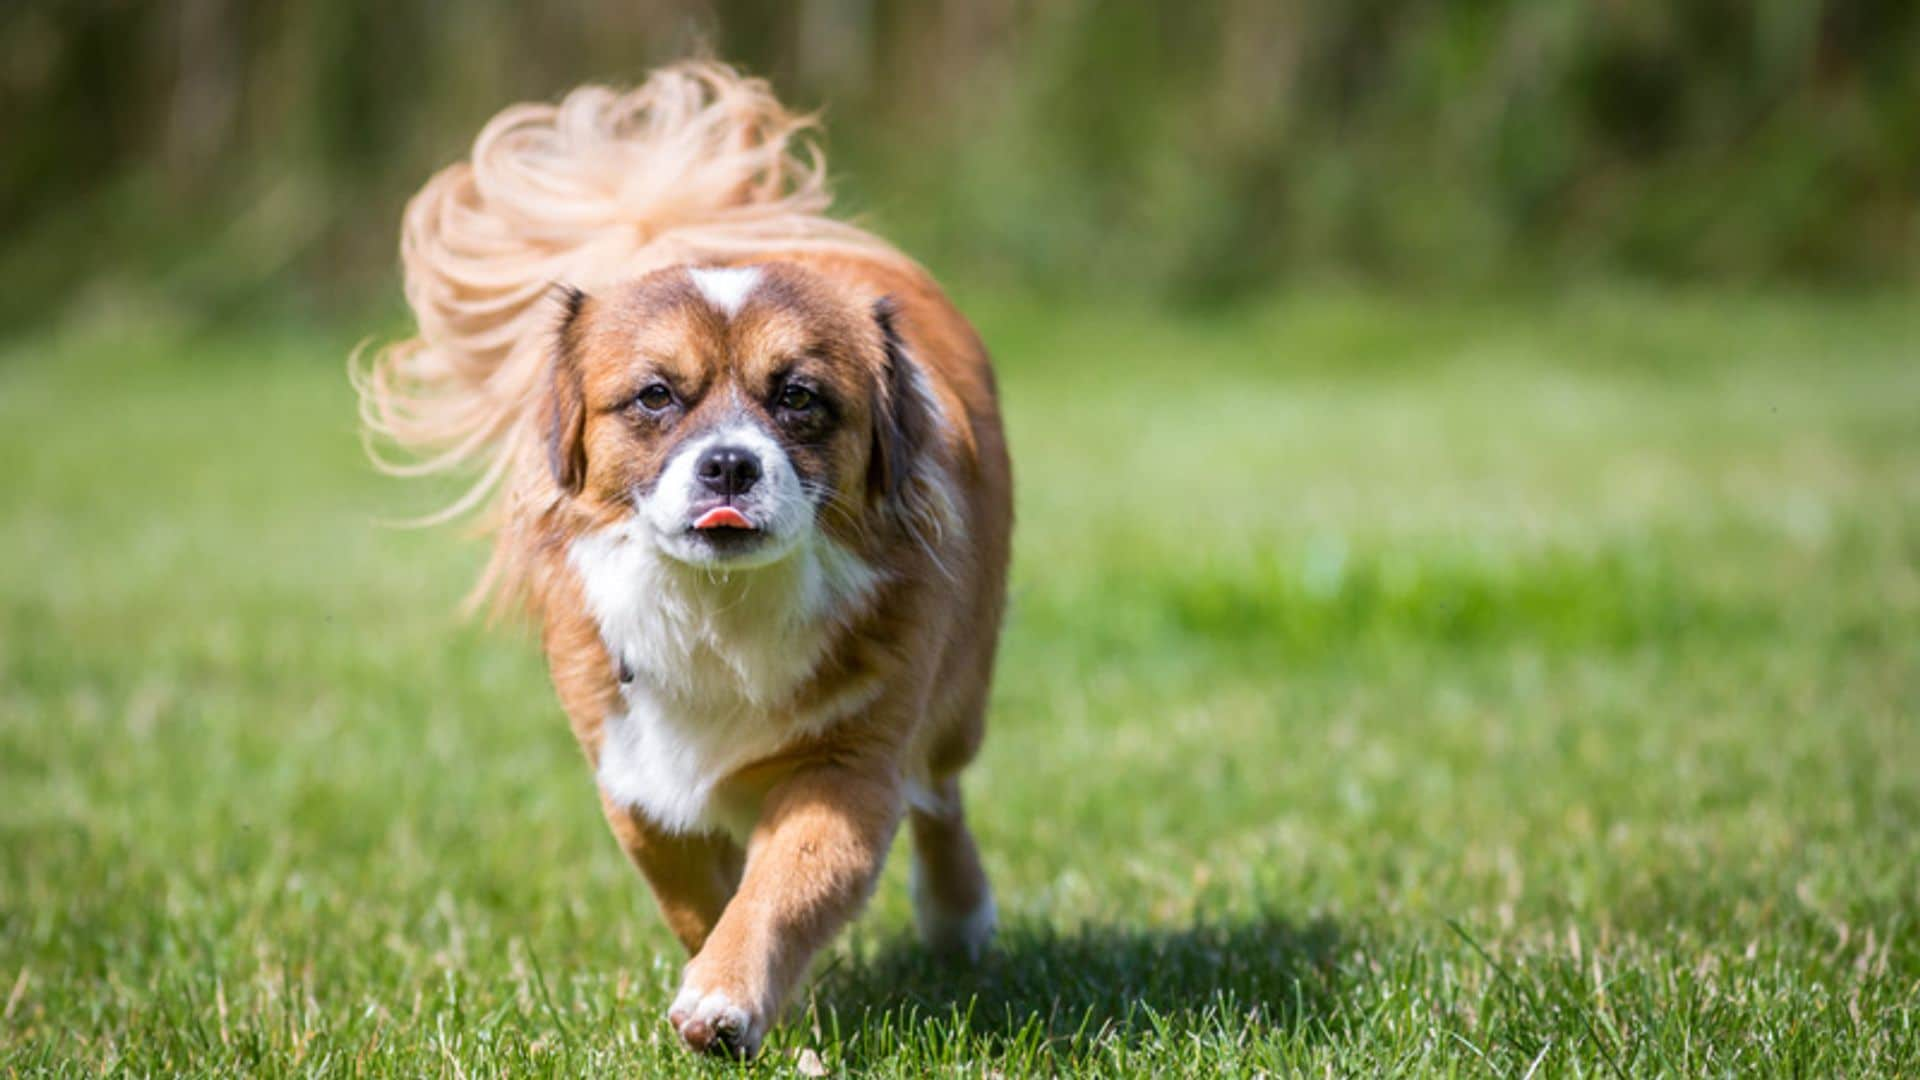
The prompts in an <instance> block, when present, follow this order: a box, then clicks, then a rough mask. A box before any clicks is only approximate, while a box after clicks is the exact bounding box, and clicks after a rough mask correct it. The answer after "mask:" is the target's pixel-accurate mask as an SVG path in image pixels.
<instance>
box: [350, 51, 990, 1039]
mask: <svg viewBox="0 0 1920 1080" xmlns="http://www.w3.org/2000/svg"><path fill="white" fill-rule="evenodd" d="M811 128H812V121H811V119H810V118H807V117H803V116H799V115H796V114H794V113H791V112H789V111H788V110H786V109H785V108H784V107H782V105H781V104H780V102H779V101H778V100H777V99H776V98H775V97H774V96H773V94H772V92H771V91H770V90H769V88H768V87H767V85H766V84H765V83H763V82H761V81H759V80H755V79H750V78H745V77H742V76H741V75H739V74H738V73H736V72H735V71H733V70H732V69H729V68H727V67H724V66H720V65H717V64H712V63H704V62H700V63H683V64H679V65H676V66H672V67H669V68H665V69H662V70H659V71H657V72H655V73H654V74H653V75H652V76H651V77H649V78H648V79H647V81H646V82H645V83H644V84H642V85H641V86H640V87H639V88H638V89H635V90H632V91H629V92H625V93H617V92H615V91H612V90H609V89H605V88H599V87H587V88H583V89H580V90H577V91H575V92H573V93H572V94H570V95H568V96H567V97H566V98H565V99H564V100H563V101H562V102H561V103H560V104H559V105H557V106H554V105H538V104H526V105H518V106H514V107H512V108H509V109H507V110H506V111H504V112H502V113H501V114H500V115H499V116H497V117H495V118H494V120H493V121H492V122H491V123H489V124H488V125H487V126H486V127H485V129H484V130H483V131H482V132H481V134H480V135H479V137H478V139H477V140H476V141H475V143H474V146H473V150H472V155H471V158H470V160H467V161H463V162H460V163H457V164H454V165H452V166H450V167H449V168H447V169H445V170H443V171H442V172H440V173H439V174H438V175H436V176H435V177H434V178H433V179H432V180H431V181H430V182H429V183H428V184H427V185H426V186H425V187H424V188H423V189H422V190H421V191H420V192H419V194H418V195H416V196H415V197H414V198H413V200H412V201H411V202H410V203H409V204H408V207H407V210H406V214H405V219H404V224H403V229H402V241H401V255H402V262H403V265H404V269H405V279H406V296H407V300H408V302H409V305H410V306H411V308H412V310H413V314H414V316H415V317H416V320H417V323H418V333H417V335H416V336H415V337H413V338H411V339H409V340H406V341H402V342H399V343H397V344H395V345H392V346H390V347H388V348H386V349H384V350H381V351H380V352H378V353H377V354H375V355H374V357H373V358H372V360H371V362H370V363H368V364H366V365H356V376H357V378H356V383H357V385H358V389H359V391H360V396H361V414H362V419H363V421H364V426H365V429H366V432H367V434H368V436H369V446H370V449H371V450H372V451H373V452H374V455H375V459H376V461H378V462H380V463H382V464H383V465H384V466H385V467H387V468H389V469H391V470H394V471H399V472H407V473H432V472H439V471H443V470H451V469H460V468H463V467H472V468H473V469H474V470H475V471H477V472H478V474H479V477H478V479H477V480H476V481H475V483H474V484H473V486H472V487H471V488H470V489H469V490H468V491H467V493H466V495H465V496H464V497H463V498H461V499H460V500H459V501H458V502H456V503H455V504H454V505H453V506H451V507H449V508H448V509H447V511H445V512H444V514H443V515H441V516H453V515H456V514H461V513H464V512H466V511H468V510H477V511H479V512H480V523H481V526H482V528H483V529H484V530H485V531H486V532H488V533H490V534H491V537H492V541H493V552H492V558H491V560H490V561H489V563H488V566H487V569H486V572H485V574H484V575H483V576H482V579H481V582H480V584H479V586H478V587H477V588H476V593H475V600H476V601H482V602H484V601H489V600H490V601H492V602H493V604H494V605H495V606H496V608H498V607H504V608H506V609H509V610H514V609H517V610H521V611H524V612H525V613H526V614H527V615H529V616H531V618H532V619H533V620H534V621H535V622H536V623H537V625H538V626H539V627H540V628H541V640H542V643H543V645H544V648H545V651H546V657H547V661H548V665H549V668H550V670H551V674H552V680H553V685H554V688H555V690H556V691H557V693H558V696H559V699H560V703H561V705H562V707H563V708H564V710H565V712H566V715H567V717H568V719H569V721H570V722H571V725H572V729H573V733H574V735H575V736H576V737H577V739H578V741H579V744H580V747H581V749H582V750H583V751H584V752H585V756H586V760H587V763H588V765H589V766H590V768H591V770H592V775H593V777H594V780H595V782H596V784H597V787H598V792H599V798H600V804H601V808H602V809H603V811H604V812H605V815H606V819H607V822H608V824H609V825H610V826H611V828H612V831H613V835H614V836H615V837H616V838H617V839H618V841H619V843H620V846H621V847H622V848H623V849H625V851H626V853H627V855H628V856H629V857H630V858H631V859H632V861H633V863H634V864H635V866H636V867H637V868H638V869H639V871H640V873H641V875H642V876H643V877H644V878H645V879H646V881H647V883H648V885H649V886H651V888H652V891H653V894H654V897H655V899H656V900H657V902H658V905H659V908H660V913H661V915H662V916H663V917H664V919H665V922H666V924H667V926H668V927H669V928H671V930H672V932H673V933H674V935H675V936H677V937H678V938H679V940H680V942H681V944H682V945H684V946H685V948H686V951H687V953H688V955H689V957H690V959H689V960H688V962H687V964H686V967H685V969H684V972H683V975H682V978H681V983H680V987H679V992H678V995H677V996H676V997H675V998H674V1000H673V1003H672V1006H671V1008H670V1010H669V1012H668V1020H669V1021H670V1023H671V1024H672V1026H673V1028H674V1030H675V1031H676V1032H677V1033H678V1034H679V1037H680V1038H681V1039H682V1040H683V1041H684V1042H685V1044H686V1045H687V1046H688V1047H691V1048H692V1049H694V1050H696V1051H708V1052H715V1053H724V1054H729V1055H735V1056H742V1057H751V1056H752V1055H754V1054H755V1053H756V1052H757V1051H758V1049H759V1046H760V1044H761V1041H762V1039H763V1038H764V1037H765V1035H766V1033H767V1030H768V1028H769V1026H770V1025H771V1024H773V1023H774V1022H775V1021H776V1020H777V1018H778V1016H779V1014H780V1011H781V1008H782V1005H783V1003H784V1002H785V1000H786V999H787V997H788V996H789V995H790V994H791V992H792V991H793V989H794V987H795V985H796V984H797V983H798V982H799V980H800V979H801V978H802V977H803V976H804V974H805V973H806V970H807V967H808V964H809V961H810V959H811V958H812V957H813V956H814V955H815V953H816V952H817V951H818V950H819V949H820V948H821V947H822V946H824V945H825V944H827V943H828V942H829V941H830V940H831V939H832V938H833V937H834V935H835V934H836V933H837V932H838V931H839V930H840V929H841V928H842V927H843V926H844V925H845V924H846V923H847V922H848V921H849V920H850V919H851V918H852V917H853V916H854V915H856V914H857V913H858V910H859V909H860V908H861V907H862V906H863V904H864V903H865V902H866V900H867V898H868V897H869V895H870V894H871V892H872V889H873V885H874V882H875V879H876V876H877V875H878V874H879V872H880V869H881V865H882V863H883V861H884V859H885V857H886V854H887V852H888V849H889V847H890V846H891V844H892V841H893V839H894V837H895V834H896V832H897V831H898V829H899V827H900V824H901V822H902V821H903V820H904V821H906V822H907V824H908V826H909V830H910V832H911V834H912V837H913V865H912V875H911V878H912V890H913V901H914V909H915V913H916V921H917V924H918V927H919V930H920V932H921V934H922V936H923V937H924V939H925V941H926V942H927V944H928V945H929V946H931V947H932V948H933V949H935V950H938V951H940V952H942V953H946V954H953V955H957V956H960V957H966V958H972V957H978V956H979V955H980V953H981V951H982V950H983V949H984V948H986V946H987V944H988V942H989V940H990V938H991V936H992V934H993V930H994V924H995V906H994V899H993V894H992V891H991V889H990V887H989V885H988V882H987V879H986V876H985V874H984V873H983V871H982V868H981V860H980V855H979V852H978V850H977V848H976V845H975V843H974V840H973V837H972V835H971V834H970V833H969V831H968V828H967V823H966V818H965V816H964V812H963V804H962V799H961V790H960V783H959V777H960V773H961V771H962V769H964V768H965V766H966V765H967V764H968V763H969V762H970V761H971V760H972V759H973V758H974V756H975V754H976V752H977V751H978V750H979V747H980V744H981V739H982V736H983V734H984V716H985V711H986V705H987V694H988V686H989V683H990V681H991V677H992V672H993V665H994V653H995V648H996V644H997V639H998V634H999V626H1000V621H1001V615H1002V610H1003V607H1004V603H1005V592H1006V575H1007V563H1008V558H1009V546H1010V537H1011V532H1012V527H1013V519H1012V498H1011V487H1012V478H1011V469H1010V465H1009V462H1008V457H1007V449H1006V440H1005V437H1004V435H1003V433H1002V428H1001V421H1000V415H999V407H998V402H997V391H996V388H995V383H994V375H993V370H992V367H991V365H990V362H989V359H988V356H987V352H986V349H985V347H984V346H983V345H982V343H981V341H980V339H979V337H978V335H977V334H976V333H975V332H974V330H973V328H972V327H971V326H970V325H969V324H968V322H967V320H966V319H965V318H964V317H962V315H961V314H960V313H959V311H957V310H956V309H955V308H954V306H953V305H952V304H951V303H950V302H949V301H948V299H947V298H946V296H945V295H943V294H942V292H941V291H940V289H939V287H938V286H937V285H936V284H935V283H934V281H933V280H932V278H930V277H929V276H928V274H927V273H926V272H925V271H924V270H922V269H921V268H920V267H919V266H917V265H916V264H915V263H913V262H912V261H910V260H909V259H907V258H906V257H905V256H904V255H902V254H901V253H900V252H899V251H897V250H896V249H895V248H893V247H892V246H890V245H888V244H887V243H886V242H884V241H882V240H881V239H879V238H878V237H876V236H874V235H873V234H871V233H869V232H867V231H865V230H863V229H860V228H857V227H855V226H853V225H851V224H848V223H844V222H840V221H837V220H834V219H832V218H830V217H828V216H826V213H825V211H826V208H827V206H828V203H829V201H830V200H829V195H828V191H827V187H826V183H825V167H824V163H823V160H822V159H821V158H820V156H819V154H818V152H817V150H816V149H815V148H814V144H813V142H812V140H811ZM384 447H397V448H398V449H399V450H400V451H402V453H403V455H404V456H402V457H395V456H394V455H392V454H391V453H389V452H387V451H385V450H384V449H383V448H384Z"/></svg>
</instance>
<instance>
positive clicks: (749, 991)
mask: <svg viewBox="0 0 1920 1080" xmlns="http://www.w3.org/2000/svg"><path fill="white" fill-rule="evenodd" d="M902 804H903V801H902V797H901V790H900V782H899V779H898V777H897V773H896V770H895V769H894V767H893V765H892V763H891V762H890V761H869V762H865V763H861V762H857V761H855V762H850V761H848V760H846V759H835V760H834V761H832V762H823V763H819V764H813V765H805V766H802V767H800V769H799V770H798V771H796V772H795V773H793V774H792V775H790V776H788V777H787V778H786V779H784V780H783V781H781V782H780V783H779V784H777V785H776V786H775V787H773V788H772V789H771V790H770V791H769V792H768V793H767V796H766V798H765V800H764V802H763V803H762V804H761V816H760V821H759V824H758V825H757V826H755V828H754V831H753V836H752V838H751V840H750V841H749V842H748V845H747V865H746V873H745V876H744V877H743V878H742V879H741V882H740V888H739V891H738V892H736V893H735V894H734V897H733V900H732V901H731V902H730V903H728V905H727V908H726V911H725V912H724V913H722V915H721V916H720V922H719V923H718V924H717V925H716V926H715V927H714V928H713V933H712V934H710V935H709V936H708V937H707V942H706V945H705V946H704V947H702V948H701V950H700V952H699V953H698V955H696V956H695V957H694V958H693V959H692V960H691V961H690V962H689V963H688V964H687V969H686V974H685V976H684V978H683V979H682V982H681V986H680V993H679V996H678V997H676V998H675V999H674V1002H673V1007H672V1009H671V1010H670V1011H669V1012H668V1019H669V1020H671V1021H672V1023H673V1026H674V1030H676V1031H678V1032H679V1033H680V1037H681V1038H682V1039H684V1040H685V1041H686V1043H687V1045H688V1046H691V1047H693V1048H694V1049H696V1050H711V1051H717V1052H722V1053H729V1054H734V1055H738V1056H742V1057H751V1056H753V1055H754V1054H755V1053H756V1052H758V1051H759V1049H760V1040H761V1039H763V1038H764V1037H765V1036H766V1033H767V1029H768V1027H770V1026H771V1025H772V1024H773V1021H774V1019H775V1018H776V1017H777V1016H778V1014H779V1011H780V1007H781V1005H782V1004H784V1002H785V999H786V996H787V994H788V992H789V991H790V990H791V989H792V988H793V985H794V983H795V982H797V981H799V979H800V977H801V976H802V975H804V974H805V973H806V968H807V963H808V961H809V960H811V959H812V958H813V954H814V952H815V951H817V950H818V949H819V948H820V947H821V946H822V945H824V944H826V943H827V941H828V940H829V939H831V938H832V937H833V935H834V934H835V933H836V932H838V931H839V929H840V928H841V927H842V926H844V925H845V924H846V922H847V920H849V919H850V918H852V917H853V916H854V914H855V913H856V912H858V911H859V909H860V906H861V905H862V904H864V903H865V902H866V899H867V896H868V894H869V893H871V892H872V890H873V882H874V879H875V877H877V876H878V874H879V872H880V866H881V863H882V862H883V861H884V860H885V859H886V855H887V848H888V846H889V845H890V844H891V843H892V840H893V835H894V831H895V830H896V829H897V828H898V827H899V824H900V816H901V808H902Z"/></svg>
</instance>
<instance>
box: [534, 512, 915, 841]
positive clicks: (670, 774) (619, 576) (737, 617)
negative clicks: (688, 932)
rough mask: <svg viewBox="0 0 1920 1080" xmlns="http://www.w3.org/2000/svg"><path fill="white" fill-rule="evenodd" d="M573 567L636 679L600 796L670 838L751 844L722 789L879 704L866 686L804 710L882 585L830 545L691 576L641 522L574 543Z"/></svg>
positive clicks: (628, 688)
mask: <svg viewBox="0 0 1920 1080" xmlns="http://www.w3.org/2000/svg"><path fill="white" fill-rule="evenodd" d="M568 561H569V563H570V564H571V565H572V566H573V568H574V571H575V572H576V573H577V574H578V575H579V577H580V582H581V586H582V589H583V591H584V593H585V595H586V600H587V608H588V610H589V611H590V612H591V613H592V615H593V617H594V620H595V621H596V622H597V623H598V625H599V627H600V635H601V639H602V640H603V641H604V642H605V643H606V646H607V649H608V651H609V652H610V653H611V654H612V655H613V656H614V658H615V660H616V661H617V662H618V663H620V664H621V665H623V666H624V667H625V669H626V670H627V671H628V672H630V673H632V676H633V678H632V680H631V681H630V682H628V683H627V684H626V685H625V686H624V687H623V688H622V692H623V696H624V698H625V711H624V712H621V713H617V714H615V715H613V716H610V717H608V718H607V721H606V725H605V728H604V729H603V735H604V739H603V742H602V744H601V748H600V767H599V781H600V786H601V788H602V789H603V790H604V791H605V792H606V793H607V795H608V797H609V798H611V799H612V800H613V801H614V802H616V803H618V804H620V805H624V806H630V807H634V808H635V809H638V810H640V811H641V812H642V813H644V814H646V815H647V817H649V818H650V819H652V820H653V821H654V822H655V823H657V824H658V825H660V826H661V827H663V828H666V829H671V830H675V831H698V830H705V829H713V828H721V829H726V830H728V831H730V832H734V833H736V834H742V833H743V832H744V831H745V829H747V828H750V827H751V814H750V812H744V813H733V812H728V811H729V809H730V808H724V807H720V806H717V805H715V803H714V800H713V798H712V795H713V788H714V786H715V785H716V784H717V783H719V782H720V781H721V780H722V779H724V778H725V777H727V776H728V775H729V774H731V773H733V772H735V771H737V770H739V769H740V768H742V767H744V766H746V765H749V764H751V763H753V762H754V761H757V760H760V759H763V758H766V757H768V756H771V755H772V754H774V753H777V752H778V751H779V750H780V749H782V748H783V747H784V746H786V745H787V744H788V743H790V742H791V741H792V740H794V739H795V738H798V737H800V736H802V735H805V734H807V733H809V732H813V731H818V730H820V729H821V728H823V727H825V726H826V725H828V724H831V723H833V722H834V721H836V720H839V719H841V718H843V717H845V716H846V715H848V714H849V713H851V712H853V711H855V710H857V709H859V708H861V707H864V706H865V705H866V704H868V703H870V702H871V701H872V700H873V696H874V695H877V693H878V692H879V687H878V686H877V685H862V684H854V685H852V686H849V687H847V688H845V689H844V690H843V691H842V692H841V693H839V694H837V695H836V696H835V697H834V698H832V699H829V700H828V701H827V702H824V703H822V705H821V706H820V707H819V708H816V709H812V710H809V711H807V712H804V713H803V712H799V711H797V710H795V708H794V707H793V699H794V695H795V694H796V693H797V692H798V691H799V690H800V689H801V688H802V687H803V686H804V685H805V684H806V682H807V681H808V679H809V678H810V677H811V676H812V674H813V672H814V670H815V668H816V667H818V665H819V663H820V661H821V659H822V657H823V655H824V654H825V651H826V647H827V644H828V639H829V635H830V634H831V632H832V631H833V629H834V627H835V626H836V624H837V622H838V620H840V619H842V618H844V617H846V616H847V615H848V614H849V613H850V612H851V611H852V610H854V609H855V608H857V607H858V605H859V604H861V603H863V602H864V601H865V599H866V598H867V596H869V595H870V594H871V593H872V591H873V589H874V588H875V587H876V586H877V584H878V582H879V574H878V572H876V571H875V570H874V569H873V568H871V567H869V566H867V565H866V564H865V563H864V562H862V561H861V560H860V559H859V558H858V557H856V556H854V555H853V554H851V553H849V552H847V551H846V550H845V549H843V548H841V547H839V546H838V545H837V544H834V543H833V542H832V541H831V540H828V539H827V538H825V537H823V536H820V535H818V534H817V533H811V532H810V533H809V535H807V536H806V537H804V538H803V539H802V540H801V541H800V542H799V544H798V546H797V547H796V549H795V550H793V551H792V553H791V554H790V555H788V556H787V557H785V558H783V559H781V560H780V561H778V562H775V563H772V564H770V565H765V566H755V567H752V568H748V569H737V568H716V567H706V566H690V565H687V564H686V563H683V562H680V561H678V560H676V559H673V558H671V557H670V556H668V555H667V554H666V553H665V552H664V551H662V550H661V548H660V546H659V544H658V543H657V541H656V538H655V534H654V531H653V530H652V528H650V527H649V525H648V524H647V523H645V522H644V521H643V520H640V519H638V518H636V519H633V520H629V521H627V522H624V523H622V524H619V525H615V526H610V527H608V528H606V529H603V530H600V531H599V532H595V533H589V534H587V535H586V536H583V537H581V538H579V539H578V540H576V541H574V543H573V545H572V547H571V548H570V549H569V551H568ZM735 809H738V808H735Z"/></svg>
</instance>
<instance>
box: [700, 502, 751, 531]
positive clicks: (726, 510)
mask: <svg viewBox="0 0 1920 1080" xmlns="http://www.w3.org/2000/svg"><path fill="white" fill-rule="evenodd" d="M689 528H691V529H693V531H694V532H700V533H723V532H759V531H760V526H758V525H755V524H754V523H753V520H752V519H751V518H749V517H747V515H745V514H743V513H741V512H740V509H739V508H738V507H735V506H716V507H713V508H712V509H710V510H708V511H707V512H706V513H704V514H701V515H700V516H699V517H697V518H695V519H693V524H692V525H691V526H689Z"/></svg>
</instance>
